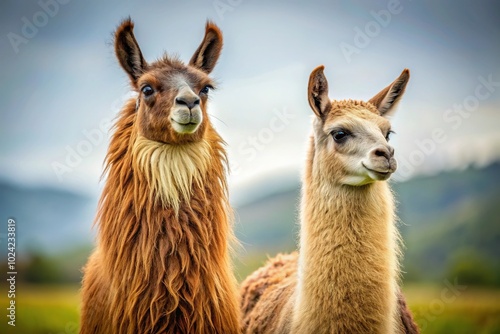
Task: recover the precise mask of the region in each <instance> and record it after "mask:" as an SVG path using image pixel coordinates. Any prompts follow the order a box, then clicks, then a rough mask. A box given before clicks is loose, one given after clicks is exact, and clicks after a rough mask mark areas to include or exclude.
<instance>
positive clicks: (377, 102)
mask: <svg viewBox="0 0 500 334" xmlns="http://www.w3.org/2000/svg"><path fill="white" fill-rule="evenodd" d="M408 80H410V70H408V69H407V68H405V69H404V70H403V72H402V73H401V75H400V76H399V78H397V79H396V80H395V81H394V82H393V83H391V84H390V85H389V86H387V87H385V88H384V89H382V91H380V93H378V94H377V95H375V96H374V97H372V98H371V99H370V100H369V101H368V102H370V103H371V104H373V105H374V106H375V107H376V108H377V109H378V111H379V112H380V114H381V115H382V116H392V114H394V112H395V111H396V106H397V104H398V103H399V101H400V100H401V97H402V96H403V93H404V92H405V88H406V84H407V83H408Z"/></svg>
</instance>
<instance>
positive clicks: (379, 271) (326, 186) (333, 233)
mask: <svg viewBox="0 0 500 334" xmlns="http://www.w3.org/2000/svg"><path fill="white" fill-rule="evenodd" d="M408 79H409V71H408V70H404V71H403V73H402V74H401V75H400V76H399V78H397V79H396V80H395V81H394V82H393V83H392V84H391V85H389V86H388V87H386V88H385V89H383V90H382V91H381V92H380V93H378V94H377V95H376V96H375V97H374V98H372V99H371V100H369V102H363V101H352V100H347V101H331V100H330V99H329V97H328V82H327V80H326V78H325V76H324V74H323V66H320V67H318V68H316V69H315V70H314V71H313V72H312V73H311V76H310V79H309V88H308V100H309V104H310V106H311V108H312V110H313V111H314V114H315V116H316V117H314V120H313V134H312V136H311V138H310V141H309V151H308V155H307V159H306V166H305V171H304V175H303V182H302V195H301V196H302V200H301V232H300V250H299V253H293V254H289V255H278V256H277V257H276V258H274V259H272V260H270V261H269V262H268V264H267V265H266V266H264V267H263V268H260V269H259V270H257V271H256V272H254V273H253V274H252V275H250V276H249V277H248V278H247V279H246V280H245V281H244V282H243V283H242V286H241V294H242V301H241V307H242V311H243V323H242V327H243V328H242V329H243V332H244V333H259V334H261V333H273V334H275V333H295V334H306V333H315V334H320V333H346V334H347V333H350V334H352V333H418V328H417V326H416V325H415V323H414V322H413V319H412V316H411V313H410V311H409V310H408V308H407V306H406V303H405V300H404V298H403V296H402V295H401V293H400V292H399V287H398V278H399V274H400V272H399V264H398V254H399V248H398V244H399V234H398V232H397V229H396V227H395V222H394V221H395V215H394V200H393V195H392V193H391V190H390V188H389V185H388V183H387V182H385V181H386V180H387V179H388V178H389V177H390V176H391V174H392V173H393V172H394V171H395V170H396V160H395V159H394V149H393V148H392V147H391V146H390V145H389V144H388V140H389V135H390V134H391V125H390V123H389V121H388V120H387V118H386V116H387V115H389V114H390V113H391V112H393V111H394V108H395V106H396V104H397V103H398V102H399V100H400V98H401V97H402V95H403V93H404V90H405V87H406V84H407V82H408Z"/></svg>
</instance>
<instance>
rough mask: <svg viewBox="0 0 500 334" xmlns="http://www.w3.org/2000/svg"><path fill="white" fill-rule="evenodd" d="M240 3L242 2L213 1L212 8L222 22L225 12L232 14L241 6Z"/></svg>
mask: <svg viewBox="0 0 500 334" xmlns="http://www.w3.org/2000/svg"><path fill="white" fill-rule="evenodd" d="M242 2H243V0H214V2H212V6H213V7H214V9H215V12H216V13H217V16H218V17H219V19H221V20H224V15H226V13H227V12H232V11H233V10H234V9H235V8H236V7H238V6H239V5H241V3H242Z"/></svg>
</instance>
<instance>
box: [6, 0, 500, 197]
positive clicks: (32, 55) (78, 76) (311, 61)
mask: <svg viewBox="0 0 500 334" xmlns="http://www.w3.org/2000/svg"><path fill="white" fill-rule="evenodd" d="M128 16H130V17H131V18H132V20H134V22H135V30H134V32H135V35H136V38H137V40H138V43H139V45H140V47H141V49H142V52H143V54H144V56H145V58H146V60H149V61H152V60H154V59H156V58H159V57H161V55H162V54H163V53H164V52H167V53H168V54H178V55H179V56H180V58H181V59H183V60H184V61H186V62H187V61H188V60H189V59H190V58H191V55H192V54H193V52H194V51H195V50H196V48H197V46H198V45H199V43H200V42H201V40H202V38H203V34H204V26H205V22H206V20H207V19H210V20H212V21H213V22H215V23H216V24H217V25H218V26H219V27H220V28H221V29H222V31H223V33H224V48H223V52H222V55H221V58H220V59H219V63H218V65H217V67H216V68H215V70H214V72H213V77H214V78H215V79H216V81H217V82H218V90H217V91H215V92H213V94H212V96H211V101H210V105H209V109H208V111H209V114H210V115H211V118H212V122H213V124H214V125H215V127H216V128H217V130H218V131H219V132H220V133H221V135H222V136H223V138H224V139H225V141H226V142H227V148H228V152H229V160H230V164H231V169H232V172H231V175H230V186H231V188H232V189H234V193H235V194H236V195H235V196H238V192H239V191H241V189H244V188H245V187H249V186H251V185H253V184H256V182H257V181H259V180H263V179H268V180H273V179H276V180H277V181H276V182H278V183H279V180H282V179H286V177H289V178H295V177H298V175H300V171H301V169H302V165H303V161H304V157H305V150H306V142H307V138H308V136H309V133H310V126H311V117H312V111H311V109H310V107H309V106H308V103H307V97H306V89H307V82H308V77H309V74H310V73H311V71H312V70H313V69H314V68H315V67H317V66H318V65H325V75H326V77H327V79H328V81H329V92H330V94H329V95H330V98H331V99H348V98H352V99H360V100H368V99H369V98H371V97H372V96H374V95H375V94H376V93H378V92H379V91H380V90H382V89H383V88H384V87H386V86H387V85H388V84H389V83H391V82H392V81H393V80H394V79H396V78H397V77H398V76H399V74H400V73H401V71H402V70H403V69H404V68H409V69H410V71H411V79H410V82H409V84H408V87H407V91H406V93H405V95H404V97H403V99H402V102H401V104H400V106H399V110H398V112H397V113H396V115H395V116H394V117H393V119H392V123H393V128H394V130H395V132H396V135H394V136H393V137H392V139H391V142H392V144H393V146H394V147H395V149H396V157H397V159H398V161H399V170H398V173H397V174H396V175H395V177H394V179H395V180H396V181H398V180H399V181H404V180H405V179H407V178H409V177H411V176H415V175H420V174H427V173H435V172H438V171H441V170H450V169H457V168H465V167H466V166H469V165H475V166H483V165H486V164H488V163H490V162H492V161H496V160H499V159H500V131H499V124H500V111H499V106H500V66H499V65H500V21H499V20H498V17H500V5H499V4H497V3H495V2H494V1H475V2H469V1H451V0H448V1H439V2H437V1H430V0H429V1H417V0H400V1H397V0H389V1H326V0H325V1H307V2H306V1H298V0H295V1H294V0H274V1H264V0H254V1H251V0H214V1H211V0H210V1H202V0H188V1H180V0H163V1H147V2H145V1H122V2H118V1H107V2H99V1H95V0H92V1H82V0H40V1H31V2H28V1H15V0H10V1H3V2H2V3H1V4H0V35H1V39H0V57H1V59H2V61H1V62H0V73H1V88H2V89H1V90H0V153H1V154H0V179H4V180H8V181H11V182H16V183H20V184H23V185H26V186H51V187H58V188H68V189H73V190H75V191H80V192H85V193H89V194H96V193H98V192H99V189H100V188H101V187H102V182H100V181H99V178H100V174H101V172H102V168H103V165H102V163H103V160H104V156H105V153H106V150H107V145H108V138H109V128H110V124H112V121H113V120H114V118H115V116H116V115H117V113H118V112H119V110H120V108H121V107H122V105H123V103H124V102H125V101H126V100H127V99H128V98H131V97H133V96H134V95H133V93H131V90H130V87H129V83H128V78H127V75H126V74H125V72H124V71H123V70H122V69H121V68H120V66H119V65H118V63H117V60H116V58H115V55H114V52H113V39H112V34H113V31H114V29H115V28H116V26H117V25H118V24H119V23H120V21H121V20H122V19H124V18H126V17H128Z"/></svg>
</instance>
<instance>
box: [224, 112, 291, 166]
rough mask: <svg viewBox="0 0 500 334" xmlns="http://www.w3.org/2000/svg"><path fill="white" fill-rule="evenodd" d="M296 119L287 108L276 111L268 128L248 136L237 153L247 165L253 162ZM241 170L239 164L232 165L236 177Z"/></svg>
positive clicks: (239, 146)
mask: <svg viewBox="0 0 500 334" xmlns="http://www.w3.org/2000/svg"><path fill="white" fill-rule="evenodd" d="M295 117H296V115H295V114H294V113H292V112H290V111H288V109H287V108H286V107H284V108H283V109H281V110H278V109H274V110H273V117H271V119H270V120H269V122H268V124H267V126H265V127H263V128H261V129H260V130H259V131H258V132H257V133H256V134H254V135H250V136H247V137H246V138H245V139H244V140H243V142H241V143H240V144H239V145H238V149H237V153H238V154H239V155H240V156H241V157H243V160H244V162H245V163H250V162H252V161H253V160H255V158H257V156H258V154H259V152H262V151H263V150H264V149H265V148H266V146H267V145H269V144H270V143H271V142H272V141H273V140H274V139H275V137H276V134H278V133H280V132H283V131H284V130H285V129H286V127H287V126H288V125H289V124H290V123H291V122H292V120H293V119H294V118H295ZM240 169H241V166H240V165H239V164H238V163H234V164H232V165H231V170H232V173H233V174H234V175H238V173H239V170H240Z"/></svg>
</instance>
